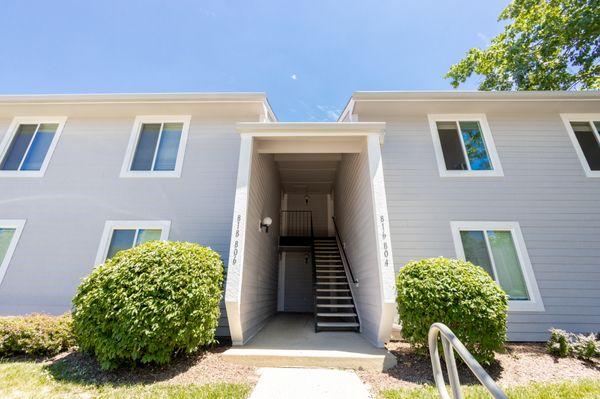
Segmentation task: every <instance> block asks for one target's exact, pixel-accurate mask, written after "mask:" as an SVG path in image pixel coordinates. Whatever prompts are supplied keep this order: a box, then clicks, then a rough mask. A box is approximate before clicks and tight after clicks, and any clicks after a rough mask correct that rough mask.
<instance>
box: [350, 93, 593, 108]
mask: <svg viewBox="0 0 600 399" xmlns="http://www.w3.org/2000/svg"><path fill="white" fill-rule="evenodd" d="M351 100H353V101H354V102H359V101H411V102H418V101H426V102H431V101H600V91H598V90H589V91H373V92H369V91H359V92H355V93H353V94H352V99H351ZM348 105H350V103H349V104H348ZM342 114H343V113H342Z"/></svg>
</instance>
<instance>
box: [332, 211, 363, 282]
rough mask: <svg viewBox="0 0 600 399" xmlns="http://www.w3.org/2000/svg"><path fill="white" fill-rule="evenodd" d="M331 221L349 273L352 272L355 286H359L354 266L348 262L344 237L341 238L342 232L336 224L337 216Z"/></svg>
mask: <svg viewBox="0 0 600 399" xmlns="http://www.w3.org/2000/svg"><path fill="white" fill-rule="evenodd" d="M331 219H332V220H333V229H334V230H335V235H336V236H337V238H338V240H339V241H340V248H341V250H342V255H343V256H344V260H345V261H346V264H347V265H348V271H350V278H351V279H352V282H353V283H354V284H358V280H357V279H356V278H354V273H352V266H350V261H349V260H348V255H347V254H346V248H344V245H343V242H344V241H343V240H342V237H341V236H340V231H339V230H338V227H337V224H336V223H335V216H332V217H331Z"/></svg>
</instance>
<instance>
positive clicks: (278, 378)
mask: <svg viewBox="0 0 600 399" xmlns="http://www.w3.org/2000/svg"><path fill="white" fill-rule="evenodd" d="M259 372H260V373H261V376H260V379H259V380H258V384H257V385H256V387H255V388H254V391H253V392H252V395H251V396H250V399H276V398H285V399H296V398H297V399H338V398H340V399H369V398H370V395H369V392H368V391H367V388H366V387H365V385H364V384H363V383H362V382H361V380H360V379H359V378H358V376H357V375H356V374H355V373H354V372H352V371H343V370H331V369H309V368H263V369H260V370H259Z"/></svg>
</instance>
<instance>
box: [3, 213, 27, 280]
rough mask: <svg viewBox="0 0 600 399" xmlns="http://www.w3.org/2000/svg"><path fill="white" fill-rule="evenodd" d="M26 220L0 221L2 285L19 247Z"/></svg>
mask: <svg viewBox="0 0 600 399" xmlns="http://www.w3.org/2000/svg"><path fill="white" fill-rule="evenodd" d="M23 226H25V220H0V283H2V280H3V279H4V275H5V274H6V270H7V269H8V264H9V263H10V259H11V258H12V255H13V253H14V251H15V248H16V247H17V242H18V241H19V237H20V236H21V231H22V230H23Z"/></svg>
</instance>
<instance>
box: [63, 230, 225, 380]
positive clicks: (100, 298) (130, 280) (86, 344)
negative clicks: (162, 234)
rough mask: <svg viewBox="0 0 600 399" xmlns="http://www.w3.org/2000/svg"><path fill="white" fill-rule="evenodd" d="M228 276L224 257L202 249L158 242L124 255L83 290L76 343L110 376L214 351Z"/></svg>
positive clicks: (76, 308)
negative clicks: (120, 369)
mask: <svg viewBox="0 0 600 399" xmlns="http://www.w3.org/2000/svg"><path fill="white" fill-rule="evenodd" d="M223 275H224V273H223V262H222V261H221V258H220V257H219V254H217V253H216V252H215V251H213V250H211V249H210V248H204V247H201V246H199V245H197V244H192V243H184V242H161V241H151V242H148V243H145V244H143V245H140V246H137V247H134V248H132V249H129V250H126V251H121V252H119V253H117V255H116V256H114V257H113V258H111V259H110V260H109V261H107V262H106V263H105V264H103V265H101V266H99V267H97V268H96V269H95V270H94V271H93V272H92V274H91V275H90V276H88V277H87V278H86V279H85V280H84V281H83V283H82V284H81V285H80V287H79V288H78V290H77V294H76V295H75V298H74V299H73V320H74V331H75V335H76V337H77V342H78V344H79V346H80V348H81V349H83V350H85V351H89V352H92V353H94V354H95V355H96V356H97V357H98V360H99V361H100V363H101V365H102V367H103V368H104V369H112V368H115V367H117V366H119V365H120V364H124V363H130V364H135V363H137V362H141V363H158V364H163V363H168V362H169V361H170V360H171V358H172V356H173V355H174V354H175V353H177V352H187V353H191V352H194V351H196V350H197V349H198V348H200V347H201V346H205V345H209V344H212V343H213V342H214V341H215V340H214V334H215V330H216V328H217V324H218V321H219V316H220V308H219V305H220V302H221V298H222V292H223Z"/></svg>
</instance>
